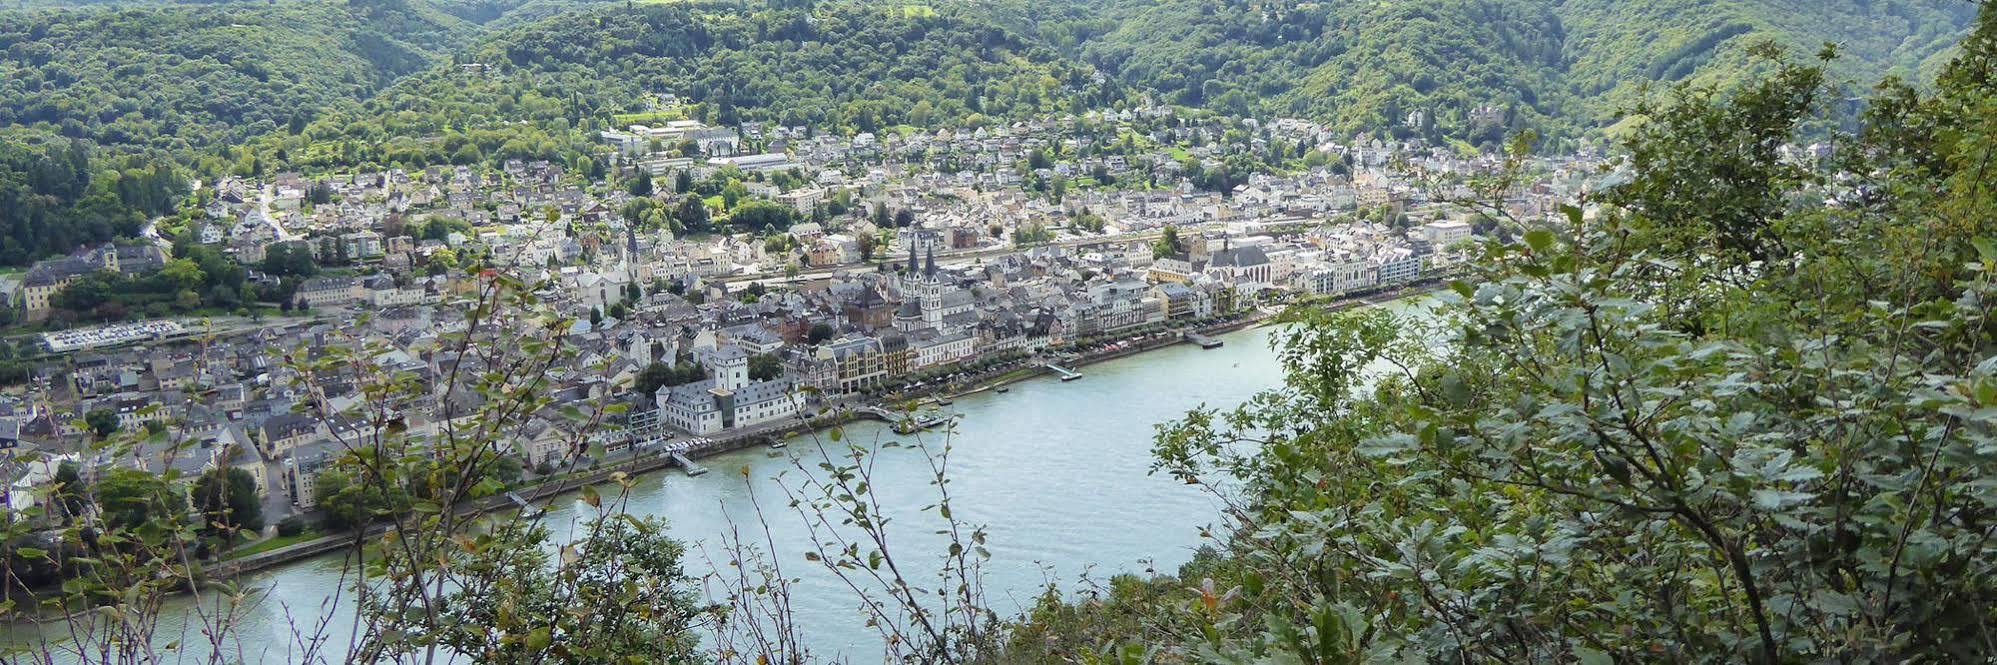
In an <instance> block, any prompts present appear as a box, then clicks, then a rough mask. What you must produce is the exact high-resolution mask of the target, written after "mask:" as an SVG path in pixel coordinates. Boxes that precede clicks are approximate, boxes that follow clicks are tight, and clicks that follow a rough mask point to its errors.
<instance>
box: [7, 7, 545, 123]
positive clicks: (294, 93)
mask: <svg viewBox="0 0 1997 665" xmlns="http://www.w3.org/2000/svg"><path fill="white" fill-rule="evenodd" d="M497 6H506V5H497ZM450 7H452V8H454V9H457V10H459V11H460V12H461V13H465V14H467V15H472V16H475V17H479V18H484V16H483V15H482V14H481V13H480V12H482V11H487V10H476V9H471V8H470V7H471V6H470V5H451V6H450ZM478 31H479V24H478V23H475V22H473V21H468V20H466V19H465V18H460V17H459V16H456V15H453V14H452V13H450V12H446V11H444V10H443V9H440V8H439V7H437V6H432V5H428V4H421V3H414V2H409V3H405V2H397V1H394V0H388V1H384V2H351V3H349V2H330V1H310V2H286V3H280V4H274V5H266V4H262V3H257V4H248V3H244V4H217V5H177V4H118V5H103V6H93V7H80V8H41V9H29V10H21V11H11V12H0V126H9V125H11V126H23V127H34V128H39V129H42V130H44V131H50V132H55V133H60V134H62V135H65V136H69V137H74V138H85V139H90V140H93V141H95V142H97V143H99V144H102V145H104V146H106V147H110V148H117V149H121V150H137V151H157V152H165V153H172V154H177V155H183V156H184V155H186V154H187V153H189V152H191V151H193V150H196V149H203V148H208V147H212V146H218V145H223V144H228V143H233V142H237V141H241V140H244V139H247V138H250V137H255V136H259V135H262V134H266V133H270V132H273V131H286V130H288V128H289V127H290V125H292V123H293V121H294V119H297V121H298V122H299V123H301V124H302V123H303V122H304V121H305V120H308V119H309V118H310V117H312V116H314V115H316V114H318V113H320V112H322V111H324V110H327V109H333V108H339V107H341V106H344V105H349V104H353V103H355V102H358V101H359V100H362V99H365V98H367V97H370V96H372V95H373V94H374V93H375V92H377V91H379V90H380V89H382V88H384V87H386V86H387V85H388V84H390V83H392V82H394V81H395V80H397V79H398V78H400V77H402V76H405V75H408V74H410V73H414V72H417V71H422V70H425V69H428V68H429V67H430V66H431V65H432V64H433V63H434V62H436V61H437V60H438V59H439V58H441V57H443V56H445V55H446V54H448V53H450V52H451V51H453V50H455V49H457V48H461V47H463V46H465V45H467V44H468V43H470V40H471V39H472V38H473V37H474V36H476V34H477V33H478Z"/></svg>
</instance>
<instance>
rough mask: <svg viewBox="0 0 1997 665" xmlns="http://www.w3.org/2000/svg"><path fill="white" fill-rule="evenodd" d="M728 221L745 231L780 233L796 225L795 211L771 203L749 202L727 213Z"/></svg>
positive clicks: (779, 204)
mask: <svg viewBox="0 0 1997 665" xmlns="http://www.w3.org/2000/svg"><path fill="white" fill-rule="evenodd" d="M728 221H729V222H730V223H732V224H734V225H735V226H736V227H738V228H742V229H747V230H756V231H782V230H784V229H788V228H790V226H791V225H792V224H795V223H797V209H795V208H792V207H790V206H787V205H783V204H781V203H775V202H771V201H750V202H748V203H745V204H742V206H741V207H738V208H736V209H735V211H734V212H732V213H729V215H728Z"/></svg>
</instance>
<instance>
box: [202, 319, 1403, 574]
mask: <svg viewBox="0 0 1997 665" xmlns="http://www.w3.org/2000/svg"><path fill="white" fill-rule="evenodd" d="M1437 288H1440V286H1439V285H1436V284H1428V285H1414V286H1410V287H1404V288H1402V289H1399V290H1395V291H1390V292H1383V293H1378V294H1369V295H1367V296H1364V297H1356V298H1348V299H1340V300H1335V301H1331V302H1328V303H1326V306H1327V307H1329V308H1333V309H1346V308H1351V307H1361V306H1370V305H1378V304H1382V303H1386V302H1391V301H1393V300H1397V299H1401V298H1405V297H1410V296H1415V295H1420V294H1423V293H1427V292H1430V291H1433V290H1435V289H1437ZM1278 314H1280V311H1278V310H1255V311H1253V312H1251V313H1249V314H1247V315H1245V316H1243V317H1241V318H1239V319H1234V320H1230V321H1226V322H1221V323H1217V324H1214V325H1211V326H1204V327H1201V328H1199V329H1197V330H1196V332H1200V333H1202V334H1208V335H1222V334H1226V333H1231V332H1237V331H1241V330H1245V329H1248V328H1252V327H1256V326H1260V325H1263V324H1266V323H1268V322H1269V321H1270V320H1271V319H1273V318H1275V317H1276V316H1277V315H1278ZM1107 343H1112V344H1113V343H1117V342H1115V341H1111V342H1107ZM1184 343H1187V342H1186V341H1185V340H1184V339H1183V338H1182V337H1181V336H1180V335H1178V334H1165V335H1162V336H1153V337H1150V338H1148V339H1141V340H1138V341H1135V342H1132V343H1129V344H1128V345H1127V346H1124V347H1123V348H1118V349H1114V350H1106V351H1097V352H1092V353H1083V354H1076V355H1072V356H1068V357H1064V358H1062V359H1060V360H1059V363H1060V364H1063V365H1064V366H1067V367H1070V368H1079V367H1083V366H1088V365H1095V364H1099V363H1103V362H1108V361H1111V360H1116V359H1120V358H1126V357H1131V356H1135V355H1138V354H1141V353H1146V352H1151V351H1157V350H1161V349H1165V348H1169V347H1173V346H1177V345H1179V344H1184ZM1049 373H1051V372H1050V370H1047V369H1046V368H1045V367H1043V366H1040V365H1036V364H1031V363H1028V364H1026V366H1023V367H1022V366H1018V365H1014V366H1008V367H1002V368H997V369H994V370H992V371H990V372H988V373H986V374H984V375H981V376H976V377H968V378H965V379H960V380H958V381H957V382H955V383H954V385H955V386H970V387H969V388H965V389H956V388H955V387H954V386H949V385H935V386H926V387H925V388H923V389H920V390H918V391H909V392H904V393H902V394H901V398H903V399H902V403H906V402H907V401H913V400H925V399H928V400H933V399H934V398H935V397H937V396H942V397H943V398H944V399H955V398H957V397H962V396H968V395H972V394H976V393H980V392H987V391H991V390H993V389H996V388H998V387H1001V386H1008V385H1011V384H1014V383H1020V382H1023V381H1026V380H1028V379H1033V378H1037V377H1040V376H1043V375H1046V374H1049ZM1083 380H1084V381H1087V380H1088V379H1083ZM859 406H861V405H860V404H859V403H846V404H838V405H835V406H834V407H832V408H828V409H826V410H824V411H822V412H820V413H817V414H815V415H814V416H813V417H812V418H809V419H802V420H798V421H795V422H786V423H782V424H780V425H769V426H765V427H761V428H755V429H751V430H748V431H743V432H736V433H731V434H727V435H720V436H715V437H712V438H711V439H710V442H709V443H707V444H706V445H703V446H701V447H699V448H694V449H689V450H686V451H684V452H685V454H686V456H687V457H688V458H690V459H696V460H697V459H704V458H708V457H712V456H715V455H722V454H726V453H729V452H734V451H739V450H743V449H747V448H752V447H755V446H759V445H767V444H769V443H770V442H772V441H780V440H782V439H784V438H786V437H790V436H795V435H799V434H804V433H808V432H813V431H822V430H824V429H826V428H831V427H836V426H839V425H843V424H846V423H849V422H852V421H853V420H855V419H858V418H879V416H877V415H870V414H869V415H863V414H862V413H860V412H858V408H857V407H859ZM671 466H673V462H672V460H671V458H670V456H668V455H666V454H663V453H660V452H656V451H640V452H638V453H636V454H633V455H630V456H628V457H624V458H622V459H616V460H614V461H606V462H603V463H602V464H600V465H598V466H595V467H591V468H588V469H579V470H577V471H575V472H573V474H572V475H567V476H558V477H553V478H549V479H547V480H544V481H541V482H537V483H535V484H532V485H526V486H522V487H519V488H515V489H514V490H512V491H511V492H509V493H504V494H499V495H495V496H489V497H483V498H481V499H479V500H477V501H474V502H470V503H467V504H465V505H463V506H460V508H459V510H461V511H463V514H466V515H472V516H475V515H480V514H486V513H494V512H501V511H504V510H509V509H518V508H522V507H525V506H526V505H527V504H535V503H540V502H548V501H551V500H553V499H557V498H559V497H561V496H563V495H566V494H569V493H572V492H576V491H578V490H580V488H582V487H583V486H585V485H600V484H603V483H607V482H610V481H611V479H612V478H613V477H615V476H616V475H617V474H620V473H622V474H626V475H638V474H643V473H650V472H653V471H660V470H664V469H666V468H668V467H671ZM388 528H389V527H386V526H376V527H373V528H371V529H369V530H368V531H367V532H366V533H364V534H360V535H359V536H358V537H357V536H356V534H354V533H344V534H329V535H326V536H323V537H320V538H316V539H313V540H309V541H303V542H299V543H294V544H291V545H286V546H284V547H280V548H275V549H271V550H268V551H264V552H258V553H256V554H253V555H249V556H244V557H240V558H237V559H230V560H224V561H218V562H215V563H212V564H209V565H208V566H206V567H205V568H204V570H203V575H204V577H205V578H207V579H226V578H233V577H237V576H241V575H247V574H252V573H257V572H261V571H265V570H269V569H272V568H275V567H278V566H282V565H285V564H288V563H294V562H297V561H301V560H305V559H310V558H313V557H318V556H323V555H327V554H331V553H333V552H337V551H340V550H343V549H348V548H351V547H353V546H354V545H355V544H356V543H357V542H365V541H366V540H369V539H372V538H373V537H374V536H376V535H378V534H380V533H384V532H385V531H386V530H387V529H388Z"/></svg>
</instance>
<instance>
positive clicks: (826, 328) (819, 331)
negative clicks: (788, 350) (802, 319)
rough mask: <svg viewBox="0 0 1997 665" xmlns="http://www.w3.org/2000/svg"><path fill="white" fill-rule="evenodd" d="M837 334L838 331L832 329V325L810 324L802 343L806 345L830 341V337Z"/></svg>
mask: <svg viewBox="0 0 1997 665" xmlns="http://www.w3.org/2000/svg"><path fill="white" fill-rule="evenodd" d="M837 333H838V331H837V330H835V329H833V327H832V324H830V323H826V322H824V321H819V322H817V323H814V324H811V329H809V330H807V331H805V335H804V341H805V343H807V344H818V343H820V342H824V341H826V340H830V339H832V336H833V335H834V334H837Z"/></svg>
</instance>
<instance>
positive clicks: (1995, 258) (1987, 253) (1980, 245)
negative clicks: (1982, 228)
mask: <svg viewBox="0 0 1997 665" xmlns="http://www.w3.org/2000/svg"><path fill="white" fill-rule="evenodd" d="M1969 244H1971V245H1975V246H1976V254H1977V255H1978V256H1981V257H1983V261H1984V262H1985V263H1997V242H1992V241H1991V240H1990V239H1989V238H1986V237H1981V236H1978V237H1977V238H1975V239H1973V240H1970V241H1969Z"/></svg>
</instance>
